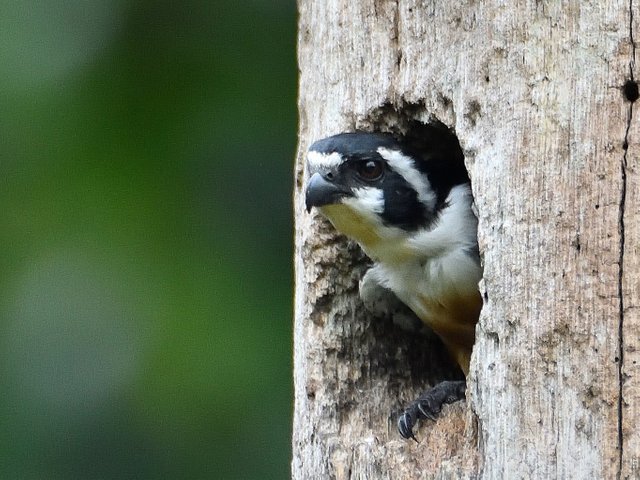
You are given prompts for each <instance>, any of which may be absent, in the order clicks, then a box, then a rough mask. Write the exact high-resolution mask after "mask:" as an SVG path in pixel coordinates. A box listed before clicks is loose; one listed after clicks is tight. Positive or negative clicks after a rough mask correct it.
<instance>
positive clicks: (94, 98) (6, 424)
mask: <svg viewBox="0 0 640 480" xmlns="http://www.w3.org/2000/svg"><path fill="white" fill-rule="evenodd" d="M0 5H2V8H1V10H2V11H3V12H4V13H3V15H2V16H0V44H1V45H2V47H0V109H1V111H2V112H3V113H2V117H1V120H0V178H1V179H2V181H1V183H2V188H0V202H1V205H2V208H0V224H1V225H2V228H0V252H2V253H1V254H0V287H1V288H0V381H1V387H2V391H3V395H1V396H0V415H1V416H2V418H3V419H5V421H3V428H2V429H0V450H1V451H2V452H3V461H2V462H0V478H20V479H31V478H33V479H66V478H91V479H114V478H118V479H125V478H132V479H133V478H135V479H144V478H149V479H162V478H167V479H191V478H193V479H196V478H197V479H205V478H221V479H223V478H238V479H250V478H259V479H264V478H285V477H286V476H288V474H289V473H288V472H289V460H290V428H291V425H290V424H291V396H292V393H291V316H292V315H291V296H292V295H291V290H292V285H291V283H292V280H291V245H290V244H291V236H292V235H291V220H290V211H291V209H290V197H291V185H292V184H293V182H292V179H291V171H292V162H293V154H294V144H295V98H294V97H295V82H296V68H295V48H294V41H295V5H294V2H293V1H286V2H277V1H267V0H262V1H260V0H252V1H247V2H237V1H226V0H225V1H223V0H217V1H205V0H186V1H184V2H169V1H166V0H164V1H154V2H151V1H143V0H138V1H135V0H130V1H127V0H90V1H86V0H67V1H64V2H62V1H58V2H39V1H36V0H29V1H23V0H20V1H18V0H0ZM5 14H6V15H5Z"/></svg>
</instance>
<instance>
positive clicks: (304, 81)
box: [292, 0, 640, 479]
mask: <svg viewBox="0 0 640 480" xmlns="http://www.w3.org/2000/svg"><path fill="white" fill-rule="evenodd" d="M639 6H640V2H638V0H631V1H630V0H625V1H622V0H618V1H616V0H613V1H607V2H602V1H599V0H591V1H579V0H574V1H566V2H553V1H514V2H499V1H496V0H494V1H485V2H476V1H473V0H467V1H461V2H445V1H418V0H397V1H391V0H377V1H376V0H368V1H364V0H361V1H346V0H327V1H317V0H299V9H300V24H299V65H300V94H299V109H300V132H299V134H300V146H299V151H298V163H297V170H296V195H295V217H296V252H295V268H296V274H295V281H296V296H295V329H294V331H295V333H294V343H295V346H294V350H295V354H294V363H295V373H294V375H295V379H294V381H295V414H294V432H293V462H292V473H293V477H294V478H299V479H305V478H336V479H347V478H359V479H365V478H368V479H384V478H389V479H405V478H406V479H409V478H487V479H494V478H495V479H501V478H572V479H582V478H583V479H593V478H639V477H640V429H639V428H638V424H639V423H640V378H639V376H640V348H639V347H640V274H639V273H640V170H639V169H640V167H639V161H640V153H639V152H640V148H639V147H640V145H639V143H638V139H639V138H640V126H639V125H638V121H639V120H640V112H638V111H634V110H635V109H637V107H638V105H640V104H637V103H636V104H635V105H634V104H632V103H630V102H628V101H626V99H625V97H624V95H623V90H622V88H621V87H622V85H623V84H624V83H625V82H626V81H627V80H629V79H630V78H631V77H632V76H633V75H634V74H635V75H638V72H637V71H636V72H634V68H635V49H634V48H633V42H632V40H633V39H632V35H633V32H639V31H640V25H638V19H639V18H640V10H639V9H638V7H639ZM632 12H634V13H635V16H634V15H632ZM410 118H418V119H421V120H424V121H432V120H434V119H437V120H438V121H441V122H443V123H445V124H446V125H448V126H450V127H452V128H454V129H455V132H456V134H457V135H458V138H459V139H460V142H461V144H462V147H463V149H464V151H465V155H466V162H467V167H468V169H469V172H470V175H471V178H472V182H473V190H474V195H475V199H476V207H477V212H478V218H479V241H480V247H481V252H482V254H483V258H484V269H485V270H484V280H483V282H482V284H481V292H482V293H483V295H484V296H485V305H484V308H483V312H482V315H481V319H480V324H479V326H478V329H477V341H476V346H475V348H474V354H473V358H472V366H471V374H470V379H469V389H468V392H469V394H468V397H469V398H468V400H467V402H466V404H465V403H463V404H460V405H455V406H453V407H450V408H447V409H446V411H445V412H444V415H443V418H441V420H440V421H439V422H438V423H436V424H423V425H422V426H421V428H420V430H419V433H418V436H419V438H420V440H421V441H420V443H419V444H415V443H414V442H406V441H404V440H401V439H400V437H399V436H398V434H397V432H396V430H395V417H394V415H393V414H394V412H396V411H397V410H398V409H399V408H401V407H402V406H403V405H406V404H407V403H408V402H409V401H410V400H412V398H413V397H414V396H416V395H417V394H418V393H419V392H420V391H421V390H422V389H423V388H424V387H426V385H427V384H428V383H433V382H434V381H437V380H438V379H440V378H442V377H444V376H446V374H447V373H446V372H447V369H448V368H449V366H448V365H447V364H446V362H445V363H443V362H444V361H443V360H442V358H443V356H442V352H440V351H438V349H437V347H434V346H433V345H434V344H433V342H431V341H430V340H429V338H422V337H420V336H417V335H414V334H410V333H406V332H402V331H399V330H398V329H396V328H395V327H394V326H393V325H392V324H391V322H390V321H389V320H388V319H386V320H385V319H375V318H372V317H371V315H369V314H368V313H367V312H366V311H365V310H364V309H363V308H362V305H361V304H360V302H359V299H358V295H357V283H358V280H359V279H360V278H361V276H362V274H363V272H364V270H365V266H364V265H365V262H366V259H364V258H363V257H362V254H361V253H359V250H358V248H357V247H355V246H354V245H352V244H349V243H348V242H346V241H345V239H344V238H343V237H340V236H337V235H336V234H335V232H334V231H333V230H332V229H331V227H330V226H329V225H328V224H327V223H326V222H324V221H323V220H322V219H321V218H319V217H318V216H317V215H315V214H312V215H308V214H307V213H306V212H305V211H304V198H303V192H302V185H303V182H304V180H305V176H304V169H303V158H304V152H305V151H306V149H307V147H308V146H309V144H310V143H311V142H312V141H313V140H315V139H318V138H321V137H323V136H327V135H329V134H334V133H338V132H341V131H350V130H354V129H356V128H362V129H373V128H387V129H395V128H397V127H398V123H400V124H402V123H403V122H406V120H407V119H410ZM400 126H402V125H400Z"/></svg>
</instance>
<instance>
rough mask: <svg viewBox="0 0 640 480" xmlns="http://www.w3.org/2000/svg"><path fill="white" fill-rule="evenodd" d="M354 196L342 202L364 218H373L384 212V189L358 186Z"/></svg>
mask: <svg viewBox="0 0 640 480" xmlns="http://www.w3.org/2000/svg"><path fill="white" fill-rule="evenodd" d="M353 195H354V196H353V197H347V198H345V199H344V200H343V201H342V202H343V203H344V204H345V205H347V206H348V207H350V208H351V209H352V210H354V211H355V212H357V213H358V214H360V215H362V217H364V218H373V217H376V220H377V216H378V215H380V214H381V213H382V212H384V195H383V192H382V190H380V189H379V188H373V187H361V188H356V189H355V190H354V191H353Z"/></svg>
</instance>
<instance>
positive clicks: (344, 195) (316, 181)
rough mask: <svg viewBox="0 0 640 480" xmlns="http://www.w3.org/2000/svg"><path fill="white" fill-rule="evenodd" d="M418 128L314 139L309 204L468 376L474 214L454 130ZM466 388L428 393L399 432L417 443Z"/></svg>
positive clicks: (476, 299) (452, 385)
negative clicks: (423, 427) (423, 425)
mask: <svg viewBox="0 0 640 480" xmlns="http://www.w3.org/2000/svg"><path fill="white" fill-rule="evenodd" d="M416 123H417V122H416ZM419 125H420V127H421V128H413V129H412V130H411V132H412V133H406V134H405V135H400V134H392V133H385V132H366V131H355V132H344V133H339V134H337V135H333V136H330V137H327V138H323V139H320V140H318V141H315V142H314V143H313V144H312V145H311V146H310V147H309V149H308V152H307V155H306V169H307V178H308V181H307V182H306V187H305V203H306V209H307V212H310V211H311V209H312V208H317V209H318V210H319V212H320V213H321V214H322V215H323V216H324V217H326V218H327V219H328V220H329V222H330V223H331V224H332V225H333V226H334V227H335V229H336V230H337V231H339V232H341V233H342V234H344V235H346V236H347V237H349V238H351V239H352V240H354V241H355V242H357V243H358V244H359V245H360V247H361V248H362V250H363V251H364V253H365V254H366V255H367V256H368V257H369V258H370V259H371V260H372V261H373V266H372V267H371V268H370V269H369V270H368V271H367V272H366V274H365V276H364V280H366V282H367V284H369V285H371V284H373V285H376V286H379V287H382V288H383V289H388V290H391V291H392V292H393V293H394V294H395V295H396V296H397V298H398V299H399V300H400V301H401V302H403V303H404V304H406V305H407V306H408V307H409V308H410V309H411V310H413V312H414V313H415V314H416V315H417V316H418V317H419V318H420V320H422V322H424V323H425V324H426V325H428V326H429V327H430V328H431V329H432V330H433V331H434V332H435V333H436V334H437V335H438V336H439V337H440V339H441V340H442V342H443V344H444V346H445V347H446V349H447V351H448V352H449V354H450V355H451V357H452V358H453V359H454V360H455V361H456V362H457V364H458V365H459V366H460V368H461V370H462V372H463V373H464V375H465V378H466V376H467V374H468V372H469V362H470V357H471V352H472V348H473V344H474V341H475V327H476V324H477V321H478V318H479V315H480V310H481V308H482V297H481V295H480V291H479V287H478V282H479V281H480V280H481V278H482V266H481V260H480V254H479V248H478V241H477V228H478V220H477V217H476V215H475V213H474V211H473V195H472V190H471V183H470V180H469V176H468V173H467V170H466V168H465V165H464V156H463V153H462V150H461V148H460V145H459V142H458V140H457V137H456V136H455V134H454V133H453V132H452V131H451V130H449V129H448V128H446V127H445V126H444V125H438V126H432V125H427V124H422V123H420V124H419ZM360 294H361V296H362V295H363V282H361V285H360ZM465 395H466V381H465V380H446V381H443V382H440V383H438V384H436V385H435V386H433V387H432V388H430V389H428V390H426V391H425V392H424V393H422V394H421V395H420V396H419V397H418V398H417V399H416V400H415V401H414V402H413V403H411V404H410V405H409V406H408V407H407V408H406V409H404V410H403V411H402V413H401V414H400V416H399V418H398V422H397V425H398V431H399V433H400V435H401V436H402V437H403V438H405V439H410V438H411V439H413V440H415V441H417V439H416V437H415V434H414V427H415V426H416V424H417V423H418V421H419V420H423V419H427V418H428V419H431V420H435V419H436V418H437V416H438V414H439V413H440V411H441V408H442V406H443V405H444V404H445V403H453V402H455V401H458V400H462V399H464V398H465Z"/></svg>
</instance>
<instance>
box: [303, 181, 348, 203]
mask: <svg viewBox="0 0 640 480" xmlns="http://www.w3.org/2000/svg"><path fill="white" fill-rule="evenodd" d="M348 193H349V191H348V190H346V189H344V188H342V187H340V186H339V185H336V184H335V183H332V182H330V181H329V180H327V179H326V178H325V177H323V176H322V175H321V174H320V173H318V172H316V173H314V174H313V175H312V176H311V178H310V179H309V182H308V183H307V192H306V204H307V212H310V211H311V208H312V207H322V206H324V205H331V204H334V203H338V201H339V200H340V199H341V198H343V197H345V196H347V195H348Z"/></svg>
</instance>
